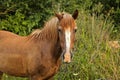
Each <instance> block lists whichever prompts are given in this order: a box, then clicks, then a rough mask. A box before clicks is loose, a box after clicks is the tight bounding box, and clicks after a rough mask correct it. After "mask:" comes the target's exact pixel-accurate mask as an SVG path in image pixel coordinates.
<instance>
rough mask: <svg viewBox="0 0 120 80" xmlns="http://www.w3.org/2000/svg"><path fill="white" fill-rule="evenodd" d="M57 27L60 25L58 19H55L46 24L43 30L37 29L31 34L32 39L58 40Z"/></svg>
mask: <svg viewBox="0 0 120 80" xmlns="http://www.w3.org/2000/svg"><path fill="white" fill-rule="evenodd" d="M57 25H58V19H57V18H56V17H53V18H52V19H50V20H49V21H48V22H46V23H45V26H44V28H43V29H41V30H40V29H37V30H35V31H33V32H32V33H31V35H30V36H31V37H32V38H33V39H36V40H40V39H41V40H43V39H47V40H57V38H58V33H57Z"/></svg>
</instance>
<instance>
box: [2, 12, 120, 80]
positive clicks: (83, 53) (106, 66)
mask: <svg viewBox="0 0 120 80" xmlns="http://www.w3.org/2000/svg"><path fill="white" fill-rule="evenodd" d="M77 23H78V24H77V25H78V31H77V35H76V38H77V42H76V44H75V48H76V50H75V51H74V57H73V61H72V62H71V63H70V64H62V66H61V68H60V71H59V72H58V73H57V74H56V75H55V76H54V79H55V80H120V50H119V49H114V48H111V47H110V46H109V45H108V41H109V40H110V37H109V36H110V34H111V32H112V29H113V27H114V25H113V24H112V21H111V20H110V19H109V15H108V16H107V17H104V16H103V15H100V16H96V14H92V15H90V14H89V13H88V12H87V11H85V10H80V13H79V18H78V20H77ZM3 78H4V80H27V79H22V78H15V77H10V76H7V75H4V77H3Z"/></svg>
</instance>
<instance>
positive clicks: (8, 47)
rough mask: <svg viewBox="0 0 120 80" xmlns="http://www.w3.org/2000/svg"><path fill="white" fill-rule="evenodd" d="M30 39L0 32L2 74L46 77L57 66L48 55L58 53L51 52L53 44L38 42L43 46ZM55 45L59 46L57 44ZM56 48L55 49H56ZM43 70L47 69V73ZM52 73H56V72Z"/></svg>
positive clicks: (0, 67) (45, 41) (0, 66)
mask: <svg viewBox="0 0 120 80" xmlns="http://www.w3.org/2000/svg"><path fill="white" fill-rule="evenodd" d="M5 34H6V35H5ZM3 35H5V36H3ZM7 36H9V37H7ZM28 37H30V36H28ZM28 37H22V36H18V35H16V34H13V33H10V32H5V31H0V71H1V72H5V73H7V74H10V75H14V76H30V75H31V76H32V75H34V74H36V73H40V74H42V75H46V74H47V73H49V71H50V70H51V69H50V68H52V69H53V67H54V66H57V65H55V64H56V62H55V60H53V59H52V56H51V55H50V54H48V53H56V52H57V51H56V52H53V51H51V46H52V43H50V42H49V41H47V40H44V41H38V42H39V44H41V45H38V42H36V41H34V40H32V39H31V40H30V39H28ZM44 45H47V46H44ZM55 45H56V46H57V44H55ZM3 46H4V47H3ZM56 46H55V47H54V48H56ZM43 48H44V49H43ZM52 48H53V47H52ZM46 53H47V54H46ZM6 56H7V57H6ZM47 56H50V57H47ZM53 62H54V63H53ZM51 63H53V64H51ZM46 64H47V65H46ZM8 65H9V66H8ZM42 69H45V70H46V71H44V70H42ZM51 72H53V73H54V71H51ZM42 75H41V76H42Z"/></svg>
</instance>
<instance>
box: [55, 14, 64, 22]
mask: <svg viewBox="0 0 120 80" xmlns="http://www.w3.org/2000/svg"><path fill="white" fill-rule="evenodd" d="M55 16H56V17H57V18H58V19H59V20H61V19H62V18H63V15H61V14H59V13H55Z"/></svg>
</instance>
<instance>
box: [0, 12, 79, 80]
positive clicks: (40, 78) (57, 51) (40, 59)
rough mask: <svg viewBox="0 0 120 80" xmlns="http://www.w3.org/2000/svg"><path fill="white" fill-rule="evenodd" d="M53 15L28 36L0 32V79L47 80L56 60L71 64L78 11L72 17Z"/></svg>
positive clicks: (57, 63) (55, 68) (51, 74)
mask: <svg viewBox="0 0 120 80" xmlns="http://www.w3.org/2000/svg"><path fill="white" fill-rule="evenodd" d="M55 15H56V17H53V18H52V19H51V20H49V21H48V22H47V23H46V24H45V27H44V28H43V29H42V30H39V29H38V30H36V31H34V32H33V33H31V34H30V35H28V36H18V35H16V34H14V33H11V32H8V31H0V77H2V74H3V73H6V74H9V75H13V76H20V77H28V78H29V79H30V80H48V79H50V78H51V77H53V75H54V74H55V73H56V72H57V71H58V69H59V66H60V62H61V58H60V57H63V61H64V62H67V63H69V62H71V56H72V54H71V50H72V48H73V45H74V40H75V32H76V29H77V26H76V23H75V19H76V18H77V16H78V11H77V10H76V11H75V12H74V14H73V15H70V14H68V13H61V14H55ZM0 80H1V79H0Z"/></svg>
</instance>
